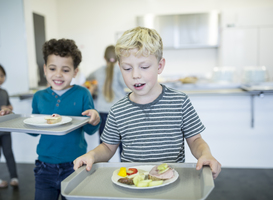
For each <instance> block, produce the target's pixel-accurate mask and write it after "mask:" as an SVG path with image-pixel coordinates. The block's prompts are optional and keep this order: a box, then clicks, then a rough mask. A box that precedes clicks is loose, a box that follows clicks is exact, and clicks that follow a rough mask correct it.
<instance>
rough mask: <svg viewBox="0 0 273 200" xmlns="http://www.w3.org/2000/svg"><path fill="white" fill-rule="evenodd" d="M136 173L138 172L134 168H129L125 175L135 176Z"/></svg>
mask: <svg viewBox="0 0 273 200" xmlns="http://www.w3.org/2000/svg"><path fill="white" fill-rule="evenodd" d="M137 172H138V170H137V169H136V168H129V169H128V170H127V175H128V176H130V175H133V174H136V173H137Z"/></svg>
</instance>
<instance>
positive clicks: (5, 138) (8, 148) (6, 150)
mask: <svg viewBox="0 0 273 200" xmlns="http://www.w3.org/2000/svg"><path fill="white" fill-rule="evenodd" d="M5 79H6V72H5V69H4V67H3V66H2V65H0V107H1V110H0V115H6V114H9V113H11V112H12V110H13V107H12V105H11V104H10V101H9V95H8V92H7V91H6V90H4V89H2V88H1V85H2V84H3V83H4V82H5ZM1 149H2V150H3V154H4V156H5V158H6V162H7V166H8V170H9V174H10V178H11V179H10V185H11V186H18V184H19V181H18V175H17V170H16V164H15V160H14V156H13V152H12V145H11V134H10V132H0V156H1ZM5 187H8V182H7V181H4V180H1V179H0V188H5Z"/></svg>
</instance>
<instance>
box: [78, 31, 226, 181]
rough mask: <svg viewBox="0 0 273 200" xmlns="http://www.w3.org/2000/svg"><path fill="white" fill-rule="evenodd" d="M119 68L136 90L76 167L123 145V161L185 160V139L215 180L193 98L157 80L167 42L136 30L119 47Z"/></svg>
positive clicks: (105, 156)
mask: <svg viewBox="0 0 273 200" xmlns="http://www.w3.org/2000/svg"><path fill="white" fill-rule="evenodd" d="M116 54H117V57H118V61H119V67H120V70H121V73H122V76H123V79H124V82H125V83H126V85H127V86H128V88H129V89H130V90H131V91H132V92H130V93H129V94H128V95H127V96H125V97H124V98H123V99H121V100H120V101H118V102H117V103H116V104H115V105H113V106H112V108H111V110H110V112H109V115H108V119H107V123H106V126H105V129H104V131H103V134H102V136H101V139H102V141H103V143H102V144H100V145H99V146H98V147H96V148H95V149H93V150H91V151H89V152H88V153H86V154H85V155H83V156H81V157H79V158H77V159H76V160H74V169H75V170H76V169H78V168H79V167H80V166H82V165H83V164H86V169H87V170H88V171H89V170H90V169H91V167H92V165H93V163H97V162H103V161H107V160H109V159H110V158H111V157H112V156H113V155H114V153H115V151H116V149H117V148H118V145H119V143H120V142H122V144H123V153H122V157H121V160H122V161H123V162H185V153H184V139H186V141H187V143H188V145H189V147H190V150H191V152H192V154H193V155H194V156H195V157H196V158H197V159H198V161H197V164H196V169H197V170H200V169H201V168H202V166H203V165H209V166H210V168H211V170H212V174H213V177H214V178H216V177H217V176H218V174H219V173H220V171H221V164H220V163H219V162H218V161H217V160H216V159H215V158H214V157H213V156H212V154H211V152H210V149H209V146H208V145H207V143H206V142H205V141H204V140H203V139H202V137H201V132H203V131H204V130H205V127H204V125H203V124H202V122H201V120H200V119H199V116H198V115H197V113H196V111H195V109H194V107H193V106H192V104H191V101H190V99H189V97H188V96H187V95H186V94H185V93H183V92H181V91H177V90H174V89H172V88H168V87H166V86H165V85H163V84H160V83H159V82H158V75H159V74H161V73H162V71H163V69H164V67H165V59H164V58H163V43H162V39H161V37H160V35H159V34H158V33H157V32H156V31H155V30H153V29H148V28H143V27H137V28H134V29H131V30H128V31H125V32H124V34H123V35H122V36H121V37H120V39H119V40H118V41H117V44H116Z"/></svg>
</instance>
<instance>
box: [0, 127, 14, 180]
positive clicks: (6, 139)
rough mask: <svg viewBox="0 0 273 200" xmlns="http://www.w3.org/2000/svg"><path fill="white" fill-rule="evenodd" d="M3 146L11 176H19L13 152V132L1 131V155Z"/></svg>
mask: <svg viewBox="0 0 273 200" xmlns="http://www.w3.org/2000/svg"><path fill="white" fill-rule="evenodd" d="M1 148H2V150H3V154H4V156H5V158H6V162H7V166H8V170H9V174H10V178H18V175H17V170H16V163H15V160H14V156H13V152H12V144H11V134H10V133H9V132H0V157H1Z"/></svg>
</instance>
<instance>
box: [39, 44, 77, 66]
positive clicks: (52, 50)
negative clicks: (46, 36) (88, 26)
mask: <svg viewBox="0 0 273 200" xmlns="http://www.w3.org/2000/svg"><path fill="white" fill-rule="evenodd" d="M43 54H44V61H45V64H47V58H48V56H49V55H52V54H54V55H56V56H61V57H69V56H71V57H72V60H73V65H74V69H76V68H77V67H78V66H79V64H80V63H81V61H82V54H81V51H80V50H79V49H78V46H77V45H76V43H75V41H74V40H69V39H59V40H56V39H51V40H49V41H47V42H45V43H44V45H43Z"/></svg>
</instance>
